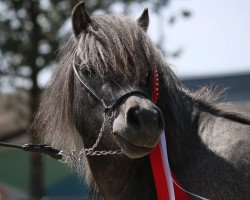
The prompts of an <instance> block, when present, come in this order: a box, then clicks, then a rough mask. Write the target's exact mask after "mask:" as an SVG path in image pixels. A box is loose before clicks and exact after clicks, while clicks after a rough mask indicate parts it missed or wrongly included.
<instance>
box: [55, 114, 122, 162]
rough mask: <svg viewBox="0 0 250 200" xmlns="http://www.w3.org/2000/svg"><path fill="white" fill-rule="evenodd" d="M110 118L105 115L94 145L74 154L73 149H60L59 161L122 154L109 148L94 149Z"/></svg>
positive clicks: (120, 151) (74, 160)
mask: <svg viewBox="0 0 250 200" xmlns="http://www.w3.org/2000/svg"><path fill="white" fill-rule="evenodd" d="M110 120H111V118H110V117H107V116H105V118H104V120H103V123H102V126H101V128H100V131H99V134H98V137H97V139H96V141H95V143H94V145H93V146H92V147H90V148H87V149H85V148H83V149H82V150H81V151H80V152H79V153H78V154H76V151H75V150H72V151H71V152H66V151H63V150H62V151H60V152H59V154H60V155H62V158H61V159H60V162H62V163H70V162H76V161H77V160H81V159H82V158H83V156H105V155H117V154H122V153H123V151H122V150H121V149H120V150H109V151H104V150H103V151H95V148H96V147H97V146H98V144H99V143H100V141H101V138H102V136H103V132H104V129H105V125H106V123H107V121H110Z"/></svg>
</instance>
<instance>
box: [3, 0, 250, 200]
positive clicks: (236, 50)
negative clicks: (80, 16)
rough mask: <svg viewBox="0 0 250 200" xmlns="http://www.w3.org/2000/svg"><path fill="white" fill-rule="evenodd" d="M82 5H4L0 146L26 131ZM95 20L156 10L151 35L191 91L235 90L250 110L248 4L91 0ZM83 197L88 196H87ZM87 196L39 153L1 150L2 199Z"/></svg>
mask: <svg viewBox="0 0 250 200" xmlns="http://www.w3.org/2000/svg"><path fill="white" fill-rule="evenodd" d="M77 2H78V1H76V0H60V1H59V0H58V1H57V0H22V1H21V0H20V1H14V0H8V1H7V0H6V1H4V0H0V141H2V142H10V143H17V144H24V143H28V142H37V138H36V137H35V135H32V134H27V131H28V130H29V127H30V123H31V122H32V119H33V116H34V113H35V111H36V109H37V102H38V101H39V94H40V93H41V91H42V90H43V89H44V88H45V87H46V82H47V81H48V80H49V79H50V76H51V73H52V72H53V69H54V67H55V59H56V56H57V52H58V49H60V47H61V46H62V45H63V43H64V42H65V41H66V40H68V39H69V37H70V35H71V34H72V30H71V21H70V15H71V11H72V9H73V7H74V5H75V4H76V3H77ZM85 2H86V4H87V10H88V11H89V13H90V14H91V15H98V14H104V13H115V14H126V15H130V16H131V17H133V18H134V19H136V18H137V17H138V16H140V14H141V12H142V11H143V9H144V8H145V7H148V8H149V11H150V26H149V30H148V34H149V36H150V37H151V38H152V40H153V41H154V43H155V44H156V45H157V46H158V47H159V48H160V49H161V50H162V52H163V53H164V55H165V56H166V58H167V59H168V61H169V63H170V65H171V66H172V68H173V70H174V71H175V72H176V74H177V75H178V77H179V78H180V79H181V80H182V81H183V83H184V84H185V85H186V86H187V87H189V89H190V90H195V89H198V88H199V87H202V86H204V85H214V86H218V87H219V88H228V90H227V92H226V96H225V97H224V98H223V99H222V100H223V101H233V102H235V103H236V104H237V105H238V106H239V107H241V108H242V109H249V108H250V103H249V102H250V12H249V10H250V1H249V0H238V1H235V0H221V1H216V0H210V1H201V0H155V1H149V0H133V1H132V0H86V1H85ZM82 196H84V198H82ZM3 199H11V200H15V199H88V189H87V187H86V185H85V184H84V182H83V181H82V180H80V178H78V177H77V176H76V175H75V174H74V173H73V172H72V170H70V169H69V168H67V167H66V166H65V165H63V164H61V163H59V162H58V161H55V160H52V159H50V158H48V157H46V156H45V157H42V156H41V155H38V154H31V153H27V152H21V151H18V150H14V149H8V148H1V147H0V200H3Z"/></svg>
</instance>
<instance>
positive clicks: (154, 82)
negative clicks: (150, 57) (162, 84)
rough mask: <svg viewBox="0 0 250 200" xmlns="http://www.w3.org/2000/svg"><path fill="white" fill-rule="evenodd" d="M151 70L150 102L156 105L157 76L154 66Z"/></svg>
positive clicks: (157, 93) (157, 94) (157, 96)
mask: <svg viewBox="0 0 250 200" xmlns="http://www.w3.org/2000/svg"><path fill="white" fill-rule="evenodd" d="M151 70H152V71H151V80H152V100H153V102H154V103H155V104H156V103H157V101H158V98H159V75H158V69H157V67H156V65H154V66H153V67H152V69H151Z"/></svg>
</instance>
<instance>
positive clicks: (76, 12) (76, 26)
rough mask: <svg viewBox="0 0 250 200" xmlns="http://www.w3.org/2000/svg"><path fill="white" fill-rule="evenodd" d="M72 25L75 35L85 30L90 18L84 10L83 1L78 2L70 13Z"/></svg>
mask: <svg viewBox="0 0 250 200" xmlns="http://www.w3.org/2000/svg"><path fill="white" fill-rule="evenodd" d="M71 20H72V26H73V31H74V34H75V36H76V37H77V36H78V35H79V34H80V33H81V32H82V31H84V30H86V29H87V27H88V26H89V24H91V19H90V17H89V15H88V13H87V12H86V10H85V3H84V1H82V2H80V3H78V4H77V5H76V6H75V8H74V9H73V11H72V15H71Z"/></svg>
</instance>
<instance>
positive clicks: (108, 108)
mask: <svg viewBox="0 0 250 200" xmlns="http://www.w3.org/2000/svg"><path fill="white" fill-rule="evenodd" d="M73 69H74V72H75V75H76V77H77V78H78V80H79V81H80V82H81V83H82V85H83V86H84V88H85V89H86V90H87V91H88V93H89V94H90V95H91V96H92V97H93V98H94V99H96V100H97V101H98V102H99V103H100V104H102V105H103V107H104V113H105V115H108V116H109V117H111V116H112V115H113V113H114V111H115V109H116V108H117V106H119V105H120V104H121V102H122V101H124V100H125V99H127V98H128V97H130V96H135V95H140V96H144V97H146V98H147V99H150V97H149V96H148V95H147V94H146V93H144V92H142V91H140V90H133V91H130V92H127V93H125V94H123V95H122V96H120V97H119V98H118V99H116V100H115V102H114V103H112V104H111V105H108V104H107V103H106V101H105V100H104V99H103V98H101V97H99V95H97V94H96V92H95V90H93V88H91V87H89V86H88V85H87V84H86V83H85V82H84V81H83V80H82V78H81V76H80V75H79V73H78V71H77V69H76V65H75V63H74V62H73Z"/></svg>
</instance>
